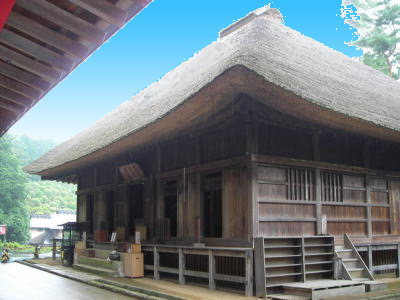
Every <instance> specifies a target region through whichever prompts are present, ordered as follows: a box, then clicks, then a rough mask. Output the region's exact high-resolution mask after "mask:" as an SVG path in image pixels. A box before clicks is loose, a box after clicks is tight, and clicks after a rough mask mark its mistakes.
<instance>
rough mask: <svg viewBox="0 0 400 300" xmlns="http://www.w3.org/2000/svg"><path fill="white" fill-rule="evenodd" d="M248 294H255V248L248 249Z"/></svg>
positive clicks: (249, 295) (250, 295) (248, 295)
mask: <svg viewBox="0 0 400 300" xmlns="http://www.w3.org/2000/svg"><path fill="white" fill-rule="evenodd" d="M245 259H246V263H245V265H246V287H245V289H246V296H247V297H252V296H253V250H247V251H246V258H245Z"/></svg>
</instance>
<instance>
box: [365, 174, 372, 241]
mask: <svg viewBox="0 0 400 300" xmlns="http://www.w3.org/2000/svg"><path fill="white" fill-rule="evenodd" d="M365 193H366V197H367V199H366V200H367V222H368V223H367V235H368V237H372V217H371V183H370V179H369V176H368V175H367V176H365Z"/></svg>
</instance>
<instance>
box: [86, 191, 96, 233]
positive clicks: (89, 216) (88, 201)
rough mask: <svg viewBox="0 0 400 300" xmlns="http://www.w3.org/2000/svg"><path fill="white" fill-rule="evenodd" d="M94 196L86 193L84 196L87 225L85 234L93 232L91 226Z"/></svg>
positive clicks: (92, 223)
mask: <svg viewBox="0 0 400 300" xmlns="http://www.w3.org/2000/svg"><path fill="white" fill-rule="evenodd" d="M93 216H94V196H93V195H87V196H86V218H85V219H86V222H88V226H87V228H86V230H87V231H86V233H87V234H93V226H94V222H93V221H94V218H93Z"/></svg>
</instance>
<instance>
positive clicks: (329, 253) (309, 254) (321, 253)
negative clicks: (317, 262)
mask: <svg viewBox="0 0 400 300" xmlns="http://www.w3.org/2000/svg"><path fill="white" fill-rule="evenodd" d="M325 255H333V252H316V253H307V252H306V254H305V256H325Z"/></svg>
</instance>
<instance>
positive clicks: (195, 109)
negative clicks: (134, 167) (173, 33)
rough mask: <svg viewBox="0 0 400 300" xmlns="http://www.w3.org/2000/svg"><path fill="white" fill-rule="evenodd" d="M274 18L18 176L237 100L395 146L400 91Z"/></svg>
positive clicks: (120, 145) (65, 165) (236, 31)
mask: <svg viewBox="0 0 400 300" xmlns="http://www.w3.org/2000/svg"><path fill="white" fill-rule="evenodd" d="M271 15H272V16H271ZM275 17H276V16H274V14H271V13H270V11H268V10H266V11H263V10H261V11H260V10H258V11H256V12H254V13H252V14H250V15H249V17H248V18H247V19H245V21H241V23H240V24H239V25H240V26H234V27H235V28H233V30H230V29H229V30H227V31H225V34H224V35H223V37H221V38H220V39H219V40H218V41H216V42H214V43H212V44H211V45H209V46H207V47H206V48H204V49H203V50H202V51H200V52H199V53H198V54H196V55H195V56H194V57H192V58H191V59H189V60H188V61H186V62H184V63H183V64H181V65H180V66H178V67H177V68H175V69H174V70H172V71H171V72H169V73H168V74H166V75H165V76H164V77H163V78H161V79H160V80H159V81H158V82H156V83H154V84H152V85H151V86H149V87H148V88H146V89H144V90H143V91H141V92H140V93H139V94H137V95H136V96H134V97H133V98H132V99H131V100H130V101H127V102H125V103H123V104H121V105H120V106H119V107H117V108H116V109H115V110H114V111H112V112H111V113H109V114H108V115H106V116H105V117H104V118H102V119H101V120H99V121H97V122H96V123H95V124H94V125H93V126H92V127H90V128H88V129H86V130H84V131H83V132H81V133H80V134H78V135H76V136H75V137H73V138H71V139H70V140H69V141H67V142H65V143H63V144H61V145H59V146H58V147H56V148H55V149H54V150H52V151H50V152H49V153H47V154H45V155H43V156H42V157H41V158H39V159H38V160H36V161H35V162H33V163H32V164H30V165H29V166H27V167H26V169H25V170H26V171H27V172H29V173H35V174H40V175H44V176H50V177H51V176H56V175H57V174H61V172H64V173H66V172H68V171H71V170H73V169H74V168H78V167H80V166H81V163H82V162H83V161H85V162H86V163H89V162H91V163H93V162H95V161H96V160H98V159H103V158H105V157H106V156H108V155H115V154H118V153H121V151H122V150H121V149H125V150H126V149H127V148H129V147H134V146H137V145H140V144H142V143H144V142H149V141H151V140H154V139H156V138H157V137H160V136H161V135H162V134H166V133H167V132H170V131H171V130H173V129H176V128H177V127H182V126H186V125H187V124H189V123H190V122H191V121H192V120H194V119H195V118H198V117H200V115H201V114H205V113H207V112H209V111H210V110H211V109H210V107H214V106H216V105H218V104H219V103H223V101H225V100H224V98H225V97H231V96H232V95H235V94H238V93H247V94H250V95H251V96H253V97H255V98H256V99H258V100H260V101H263V102H264V103H265V104H267V105H270V106H272V107H274V108H275V109H278V110H280V111H284V112H285V113H290V114H295V115H296V116H297V117H301V118H304V119H308V120H311V121H315V122H319V123H321V124H325V125H329V126H332V127H336V128H344V129H346V130H350V131H353V132H359V133H362V134H368V135H371V136H375V137H384V138H386V139H390V140H396V141H399V142H400V132H399V131H400V118H399V116H400V84H399V83H398V82H396V81H395V80H393V79H391V78H389V77H387V76H385V75H383V74H381V73H379V72H378V71H375V70H373V69H371V68H369V67H367V66H365V65H363V64H361V63H359V62H357V61H355V60H353V59H351V58H349V57H347V56H345V55H343V54H342V53H339V52H337V51H334V50H332V49H330V48H328V47H326V46H324V45H323V44H321V43H319V42H317V41H315V40H312V39H311V38H308V37H306V36H304V35H302V34H301V33H299V32H297V31H295V30H293V29H291V28H288V27H286V26H284V25H283V24H281V23H280V22H279V21H277V20H276V18H275ZM231 29H232V28H231Z"/></svg>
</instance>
